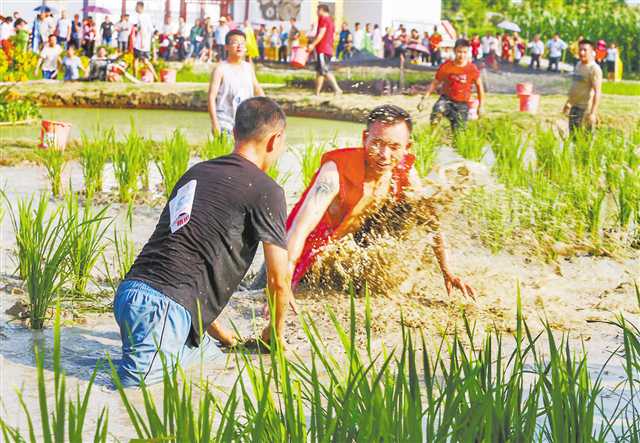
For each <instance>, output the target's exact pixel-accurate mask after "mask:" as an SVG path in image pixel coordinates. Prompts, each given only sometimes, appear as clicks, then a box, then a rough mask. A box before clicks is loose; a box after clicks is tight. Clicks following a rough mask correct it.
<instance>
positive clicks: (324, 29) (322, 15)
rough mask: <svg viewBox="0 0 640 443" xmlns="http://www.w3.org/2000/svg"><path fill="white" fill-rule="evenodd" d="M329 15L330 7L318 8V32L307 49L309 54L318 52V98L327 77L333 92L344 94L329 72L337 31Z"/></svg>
mask: <svg viewBox="0 0 640 443" xmlns="http://www.w3.org/2000/svg"><path fill="white" fill-rule="evenodd" d="M329 14H330V12H329V6H327V5H319V6H318V32H317V34H316V38H315V39H314V40H313V42H312V43H311V44H310V45H309V47H308V48H307V51H308V52H309V53H311V52H313V50H314V49H315V51H316V57H317V60H316V96H319V95H320V91H322V85H324V79H325V77H326V78H327V79H329V83H331V87H332V88H333V92H335V93H336V94H337V95H338V94H342V89H340V87H339V86H338V82H336V78H335V77H334V76H333V74H332V73H331V72H329V67H330V64H331V57H332V56H333V39H334V36H335V29H336V28H335V25H334V24H333V19H332V18H331V16H330V15H329Z"/></svg>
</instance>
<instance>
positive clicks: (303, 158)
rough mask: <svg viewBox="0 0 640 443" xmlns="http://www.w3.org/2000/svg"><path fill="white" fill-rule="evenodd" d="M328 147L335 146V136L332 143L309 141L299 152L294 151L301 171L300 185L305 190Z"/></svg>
mask: <svg viewBox="0 0 640 443" xmlns="http://www.w3.org/2000/svg"><path fill="white" fill-rule="evenodd" d="M329 145H332V146H335V136H334V138H333V142H328V143H327V142H323V143H314V141H313V140H310V141H309V142H308V143H307V144H306V145H305V146H304V148H302V150H301V151H296V155H297V157H298V160H299V161H300V168H301V170H302V184H303V186H304V187H305V188H306V187H307V186H309V184H310V183H311V180H313V177H315V175H316V172H318V169H320V162H321V160H322V156H323V155H324V153H325V152H327V151H328V150H329Z"/></svg>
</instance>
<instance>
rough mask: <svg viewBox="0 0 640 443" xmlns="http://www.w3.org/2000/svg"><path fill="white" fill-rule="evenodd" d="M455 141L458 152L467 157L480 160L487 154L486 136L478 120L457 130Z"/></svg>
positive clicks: (476, 160)
mask: <svg viewBox="0 0 640 443" xmlns="http://www.w3.org/2000/svg"><path fill="white" fill-rule="evenodd" d="M453 142H454V146H455V149H456V151H457V152H458V154H460V155H461V156H462V157H464V158H466V159H469V160H472V161H475V162H479V161H482V159H483V158H484V156H485V148H486V145H487V140H486V136H485V133H484V131H483V130H482V128H481V127H480V125H479V124H478V123H476V122H469V123H468V124H467V126H466V127H465V128H463V129H461V130H459V131H456V133H455V134H454V139H453Z"/></svg>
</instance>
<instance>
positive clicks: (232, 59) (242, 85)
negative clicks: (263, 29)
mask: <svg viewBox="0 0 640 443" xmlns="http://www.w3.org/2000/svg"><path fill="white" fill-rule="evenodd" d="M225 39H226V40H225V41H226V48H225V49H226V50H225V52H226V54H227V60H226V61H223V62H220V63H219V64H218V65H217V66H216V68H215V69H214V70H213V74H212V75H211V83H210V84H209V98H208V105H209V106H208V107H209V117H210V118H211V129H212V131H213V133H214V134H215V135H218V134H220V133H223V132H224V133H226V134H227V135H231V134H232V133H233V125H234V121H235V115H236V110H237V109H238V106H239V105H240V103H242V102H243V101H245V100H247V99H249V98H251V97H255V96H264V91H263V90H262V87H261V86H260V83H258V79H257V77H256V73H255V70H254V69H253V64H251V63H249V62H247V61H245V57H246V53H247V48H246V36H245V34H244V32H242V31H240V30H239V29H234V30H232V31H229V32H228V33H227V35H226V37H225Z"/></svg>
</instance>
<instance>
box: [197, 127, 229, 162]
mask: <svg viewBox="0 0 640 443" xmlns="http://www.w3.org/2000/svg"><path fill="white" fill-rule="evenodd" d="M231 151H233V137H231V136H229V135H227V134H226V133H224V132H223V133H220V134H218V135H214V136H213V137H209V138H208V139H207V142H206V143H205V144H204V145H201V146H200V150H199V152H198V155H199V156H200V159H201V160H211V159H214V158H218V157H222V156H223V155H229V154H231Z"/></svg>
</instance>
